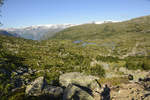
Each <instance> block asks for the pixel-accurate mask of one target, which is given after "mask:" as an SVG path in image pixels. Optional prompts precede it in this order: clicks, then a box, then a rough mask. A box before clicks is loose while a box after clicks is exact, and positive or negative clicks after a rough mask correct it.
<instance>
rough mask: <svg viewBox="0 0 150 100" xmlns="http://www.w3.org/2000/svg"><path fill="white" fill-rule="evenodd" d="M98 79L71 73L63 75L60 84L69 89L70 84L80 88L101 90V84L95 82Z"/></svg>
mask: <svg viewBox="0 0 150 100" xmlns="http://www.w3.org/2000/svg"><path fill="white" fill-rule="evenodd" d="M98 79H99V78H98V77H95V76H91V75H84V74H83V73H79V72H71V73H66V74H62V75H60V77H59V83H60V85H61V86H64V87H67V86H68V85H69V84H77V85H80V86H84V87H88V88H90V89H95V88H99V84H97V82H96V81H95V80H98Z"/></svg>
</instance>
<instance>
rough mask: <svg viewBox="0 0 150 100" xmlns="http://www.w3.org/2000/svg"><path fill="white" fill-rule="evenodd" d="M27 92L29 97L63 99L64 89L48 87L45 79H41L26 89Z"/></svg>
mask: <svg viewBox="0 0 150 100" xmlns="http://www.w3.org/2000/svg"><path fill="white" fill-rule="evenodd" d="M25 92H26V94H27V95H29V96H41V95H48V96H49V97H52V98H61V96H62V94H63V89H62V88H61V87H56V86H50V85H47V84H46V81H45V80H44V77H39V78H37V79H35V80H34V81H33V82H32V83H31V84H30V85H28V86H27V87H26V90H25Z"/></svg>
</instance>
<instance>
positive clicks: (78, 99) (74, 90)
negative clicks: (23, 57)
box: [63, 84, 94, 100]
mask: <svg viewBox="0 0 150 100" xmlns="http://www.w3.org/2000/svg"><path fill="white" fill-rule="evenodd" d="M63 100H94V98H93V97H92V95H91V94H90V93H88V91H85V90H83V89H81V88H80V87H78V86H76V85H73V84H69V85H68V87H67V88H66V89H65V91H64V95H63Z"/></svg>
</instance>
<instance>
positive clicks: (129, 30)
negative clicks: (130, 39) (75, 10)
mask: <svg viewBox="0 0 150 100" xmlns="http://www.w3.org/2000/svg"><path fill="white" fill-rule="evenodd" d="M149 26H150V16H144V17H140V18H135V19H132V20H128V21H124V22H117V23H104V24H83V25H79V26H74V27H71V28H67V29H65V30H63V31H61V32H58V33H57V34H56V35H55V36H54V37H53V38H57V39H74V40H77V39H78V40H82V39H86V40H88V39H89V40H92V39H106V38H111V37H117V36H123V35H131V36H132V34H135V33H137V34H135V35H139V34H142V35H147V34H148V33H150V30H149ZM138 33H139V34H138Z"/></svg>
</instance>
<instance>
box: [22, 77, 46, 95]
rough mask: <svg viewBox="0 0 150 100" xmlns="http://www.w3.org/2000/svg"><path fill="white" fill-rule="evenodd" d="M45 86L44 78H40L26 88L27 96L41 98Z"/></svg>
mask: <svg viewBox="0 0 150 100" xmlns="http://www.w3.org/2000/svg"><path fill="white" fill-rule="evenodd" d="M44 84H45V81H44V77H39V78H37V79H35V80H34V81H33V82H31V84H30V85H28V86H27V87H26V91H25V93H26V94H27V95H32V96H39V95H41V92H42V90H43V88H44Z"/></svg>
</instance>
